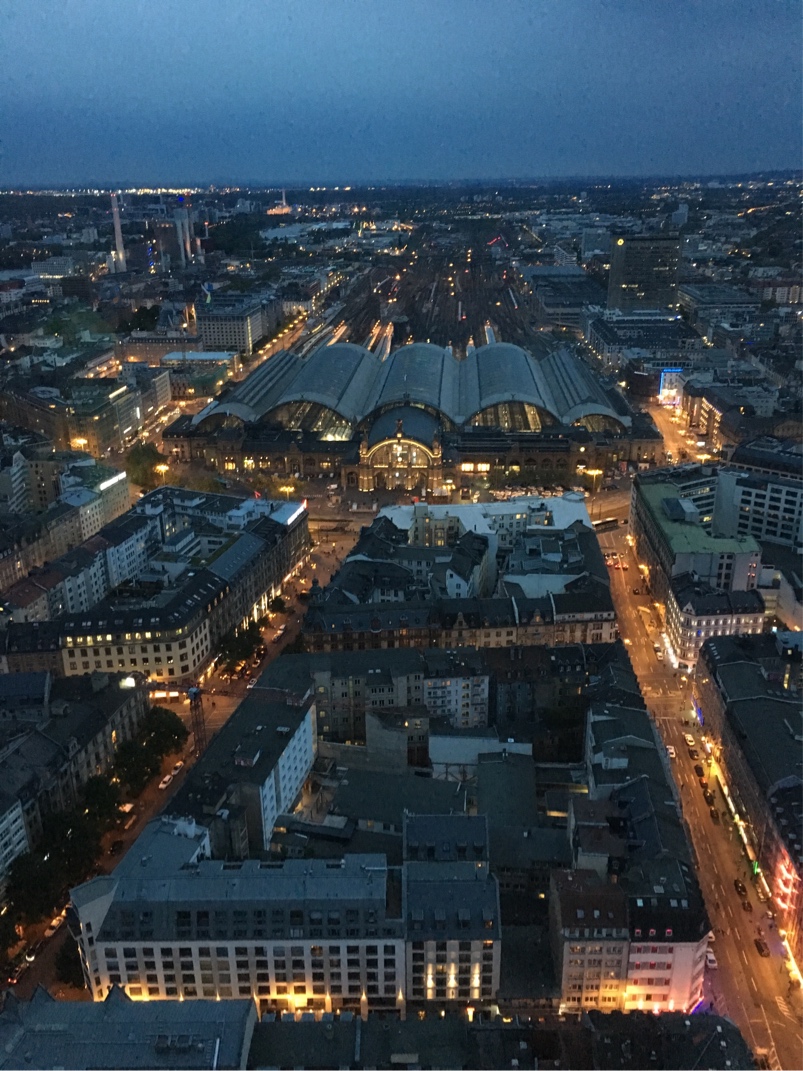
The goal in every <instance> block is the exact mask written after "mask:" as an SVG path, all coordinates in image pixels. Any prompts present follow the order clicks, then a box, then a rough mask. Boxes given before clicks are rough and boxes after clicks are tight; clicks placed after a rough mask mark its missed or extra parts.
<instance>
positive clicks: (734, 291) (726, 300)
mask: <svg viewBox="0 0 803 1071" xmlns="http://www.w3.org/2000/svg"><path fill="white" fill-rule="evenodd" d="M677 303H678V307H679V308H681V309H683V310H684V311H685V312H686V313H687V315H688V317H689V320H690V321H691V323H696V322H697V321H698V320H700V319H706V320H711V319H731V318H733V317H734V316H735V317H740V316H746V315H750V314H752V313H755V312H757V311H758V308H759V305H760V304H761V300H760V298H758V297H757V296H756V295H755V294H751V293H750V292H749V291H747V290H739V289H738V288H737V287H735V286H725V285H722V284H721V283H681V284H680V285H679V286H678V288H677Z"/></svg>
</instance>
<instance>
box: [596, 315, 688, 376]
mask: <svg viewBox="0 0 803 1071" xmlns="http://www.w3.org/2000/svg"><path fill="white" fill-rule="evenodd" d="M586 340H587V342H588V345H589V348H590V349H591V350H592V351H593V352H594V353H595V354H596V355H597V356H598V357H599V358H601V360H602V361H603V363H604V364H605V365H606V366H607V367H611V366H613V367H619V366H620V365H621V364H623V363H627V362H630V361H633V360H638V361H639V362H647V363H650V364H653V363H655V362H660V363H661V364H663V365H664V366H666V367H669V366H671V367H675V368H676V367H677V366H678V364H679V363H680V364H682V365H686V364H688V363H689V360H690V358H692V356H693V355H694V354H696V353H698V352H699V351H700V350H701V349H702V348H703V345H704V343H703V340H702V338H701V337H700V335H698V333H697V332H696V331H695V330H694V329H693V328H692V327H689V325H688V324H687V323H686V322H685V321H684V320H681V319H680V318H679V317H678V316H661V317H657V316H656V317H655V318H652V317H648V318H647V317H643V316H638V317H630V316H624V315H621V314H619V315H618V316H613V315H610V316H605V317H598V318H596V319H594V320H591V322H590V323H589V325H588V328H587V330H586Z"/></svg>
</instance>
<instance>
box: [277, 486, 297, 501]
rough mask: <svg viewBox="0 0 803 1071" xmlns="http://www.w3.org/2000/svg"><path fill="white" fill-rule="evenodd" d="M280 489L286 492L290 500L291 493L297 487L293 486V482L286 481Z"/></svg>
mask: <svg viewBox="0 0 803 1071" xmlns="http://www.w3.org/2000/svg"><path fill="white" fill-rule="evenodd" d="M279 490H280V491H284V493H285V494H286V495H287V501H288V502H289V501H290V495H291V494H292V492H293V491H295V487H293V485H292V484H291V483H286V484H285V485H284V486H283V487H280V488H279Z"/></svg>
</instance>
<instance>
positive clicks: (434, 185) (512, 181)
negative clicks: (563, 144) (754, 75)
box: [0, 167, 803, 196]
mask: <svg viewBox="0 0 803 1071" xmlns="http://www.w3.org/2000/svg"><path fill="white" fill-rule="evenodd" d="M772 176H778V177H781V176H784V177H786V178H787V180H788V179H790V178H791V179H792V180H794V179H795V177H797V179H798V181H800V182H803V173H801V171H800V169H798V168H795V167H786V168H785V167H772V168H762V169H759V170H751V171H706V172H676V173H669V172H653V173H651V174H633V173H631V174H626V175H605V174H596V175H568V174H567V175H552V176H540V177H539V176H530V177H522V176H509V177H506V178H476V179H471V178H451V179H424V178H407V179H365V180H363V181H359V182H357V181H354V180H352V181H345V180H342V179H341V180H321V179H309V180H300V179H296V180H294V181H273V182H265V181H263V180H260V181H245V180H240V181H237V182H234V181H223V180H220V179H218V180H209V181H205V182H202V181H190V182H184V183H183V184H182V183H177V182H140V183H134V182H131V181H130V180H129V181H118V182H110V181H105V182H101V183H98V182H94V183H92V182H88V183H84V184H82V183H63V184H57V185H48V184H31V185H28V186H23V185H9V186H3V187H0V195H4V196H10V195H19V194H26V193H33V194H46V193H67V194H79V193H84V194H85V193H99V194H102V193H114V192H119V191H121V190H122V191H124V192H127V191H131V192H134V191H137V190H145V191H149V190H153V191H170V190H177V191H181V190H210V191H211V190H220V191H226V190H230V191H232V192H233V191H239V190H253V191H257V190H262V191H266V192H270V191H273V190H282V189H285V190H290V189H292V190H303V191H305V192H307V193H326V192H333V193H334V192H339V193H350V192H352V191H356V190H375V189H404V188H409V187H418V188H421V189H443V188H445V187H456V188H462V189H467V188H472V187H477V186H499V187H502V188H507V189H516V188H518V189H520V188H526V187H527V186H530V185H534V186H549V185H555V184H558V183H574V182H577V183H583V182H585V183H588V184H589V185H590V186H600V185H603V184H607V185H612V184H619V183H622V184H626V183H633V182H660V181H675V182H678V181H681V182H689V181H696V182H705V181H708V182H712V181H722V180H724V181H737V180H745V179H747V180H750V179H755V178H758V177H764V178H771V177H772Z"/></svg>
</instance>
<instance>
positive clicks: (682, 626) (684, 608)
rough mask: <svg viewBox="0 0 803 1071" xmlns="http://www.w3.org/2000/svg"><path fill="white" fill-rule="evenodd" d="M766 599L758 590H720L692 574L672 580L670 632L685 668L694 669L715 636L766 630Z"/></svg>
mask: <svg viewBox="0 0 803 1071" xmlns="http://www.w3.org/2000/svg"><path fill="white" fill-rule="evenodd" d="M765 613H766V612H765V607H764V600H763V599H762V597H761V595H760V594H759V592H758V591H756V590H755V589H751V590H750V591H719V590H717V589H715V588H712V587H710V586H709V585H708V584H704V583H702V582H700V581H698V580H694V578H693V577H691V576H677V577H674V578H673V579H672V582H671V584H670V588H669V595H668V597H667V601H666V633H667V636H668V637H669V643H670V645H671V647H672V650H673V652H674V654H675V657H676V659H677V661H678V664H679V666H680V668H681V669H683V670H686V671H687V672H689V671H691V670H693V669H694V667H695V665H696V664H697V656H698V655H699V653H700V648H701V647H702V645H703V644H704V643H705V641H706V640H707V639H709V637H711V636H737V635H744V634H751V633H759V632H763V631H764V629H765V627H766V624H767V621H766V616H765Z"/></svg>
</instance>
